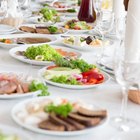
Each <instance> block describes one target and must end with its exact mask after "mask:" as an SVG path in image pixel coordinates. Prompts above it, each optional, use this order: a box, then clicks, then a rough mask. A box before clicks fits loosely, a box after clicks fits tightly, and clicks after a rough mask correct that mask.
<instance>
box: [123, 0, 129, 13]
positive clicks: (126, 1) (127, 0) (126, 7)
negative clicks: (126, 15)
mask: <svg viewBox="0 0 140 140" xmlns="http://www.w3.org/2000/svg"><path fill="white" fill-rule="evenodd" d="M128 3H129V0H124V5H125V10H126V11H127V9H128Z"/></svg>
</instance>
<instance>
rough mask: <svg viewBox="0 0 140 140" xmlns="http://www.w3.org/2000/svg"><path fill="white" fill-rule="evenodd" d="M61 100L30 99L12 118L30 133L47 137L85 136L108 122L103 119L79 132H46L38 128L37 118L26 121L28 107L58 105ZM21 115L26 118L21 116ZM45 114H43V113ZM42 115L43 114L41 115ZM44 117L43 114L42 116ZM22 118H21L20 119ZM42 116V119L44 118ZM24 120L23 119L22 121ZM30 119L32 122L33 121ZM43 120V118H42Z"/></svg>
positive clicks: (21, 105) (92, 107)
mask: <svg viewBox="0 0 140 140" xmlns="http://www.w3.org/2000/svg"><path fill="white" fill-rule="evenodd" d="M60 99H62V98H58V99H57V98H56V97H55V96H54V97H38V98H32V99H28V100H25V101H22V102H20V103H18V104H16V105H15V106H14V107H13V109H12V111H11V116H12V118H13V120H14V121H15V122H16V123H17V124H18V125H20V126H22V127H24V128H26V129H28V130H30V131H33V132H36V133H40V134H45V135H54V136H75V135H83V134H87V133H90V132H91V133H92V132H93V131H94V130H95V129H96V127H98V126H101V125H103V124H104V123H105V122H106V121H107V118H105V119H103V120H102V121H101V122H100V124H99V125H96V126H94V127H90V128H86V129H83V130H77V131H52V130H51V131H49V130H44V129H40V128H38V126H37V125H38V123H39V121H37V119H35V118H36V117H37V116H36V117H35V116H34V115H32V116H31V118H32V117H33V118H34V119H32V121H30V122H29V121H27V123H26V122H24V121H25V119H26V118H25V115H26V113H27V110H26V107H28V105H29V104H30V105H31V104H32V105H33V104H34V105H35V104H37V106H38V105H39V104H38V103H40V102H42V103H45V104H47V103H50V101H54V103H55V101H56V103H58V102H59V101H60ZM69 101H70V102H72V103H73V102H79V101H75V100H69ZM80 103H81V104H84V106H85V107H87V108H88V107H89V108H90V109H95V110H97V109H101V108H99V107H97V106H94V105H91V104H87V103H83V102H80ZM20 113H21V114H22V115H23V116H24V117H23V116H21V115H20ZM42 113H43V112H42ZM40 115H41V114H40ZM42 115H43V114H42ZM20 116H21V118H20ZM43 116H44V115H43ZM43 116H42V117H43ZM22 118H23V119H22ZM31 118H30V120H31ZM40 118H41V117H40ZM45 118H46V115H45Z"/></svg>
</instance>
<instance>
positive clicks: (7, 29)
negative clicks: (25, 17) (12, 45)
mask: <svg viewBox="0 0 140 140" xmlns="http://www.w3.org/2000/svg"><path fill="white" fill-rule="evenodd" d="M12 30H15V28H14V27H12V26H9V25H5V24H0V32H11V31H12Z"/></svg>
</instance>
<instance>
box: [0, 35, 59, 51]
mask: <svg viewBox="0 0 140 140" xmlns="http://www.w3.org/2000/svg"><path fill="white" fill-rule="evenodd" d="M13 38H31V39H33V38H35V39H36V38H39V39H41V38H44V39H45V38H46V39H49V40H50V42H46V43H47V44H51V43H54V42H55V41H57V38H56V37H54V36H50V35H47V36H46V35H43V34H32V35H31V34H30V33H27V34H13V35H2V36H1V37H0V39H13ZM46 43H32V44H30V45H35V44H46ZM25 44H26V43H25ZM21 45H24V44H17V43H12V44H7V43H3V42H0V47H2V48H5V49H11V48H14V47H18V46H21Z"/></svg>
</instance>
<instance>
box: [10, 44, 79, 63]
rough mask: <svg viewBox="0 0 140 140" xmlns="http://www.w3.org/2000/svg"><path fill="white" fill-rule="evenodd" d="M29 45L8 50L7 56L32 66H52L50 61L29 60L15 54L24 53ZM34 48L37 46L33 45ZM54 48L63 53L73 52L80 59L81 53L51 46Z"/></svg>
mask: <svg viewBox="0 0 140 140" xmlns="http://www.w3.org/2000/svg"><path fill="white" fill-rule="evenodd" d="M30 46H31V45H24V46H21V47H15V48H12V49H10V50H9V54H10V56H12V57H13V58H15V59H17V60H19V61H22V62H25V63H28V64H33V65H42V66H44V65H50V64H53V62H52V61H37V60H31V59H28V58H26V57H25V56H22V55H19V54H17V52H18V51H25V50H26V49H27V48H28V47H30ZM34 46H37V45H34ZM52 47H54V48H56V49H57V48H58V49H59V48H60V49H62V50H63V49H64V51H67V52H74V53H76V55H77V57H80V56H81V53H79V52H76V51H74V50H72V49H67V48H65V47H59V46H52Z"/></svg>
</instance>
